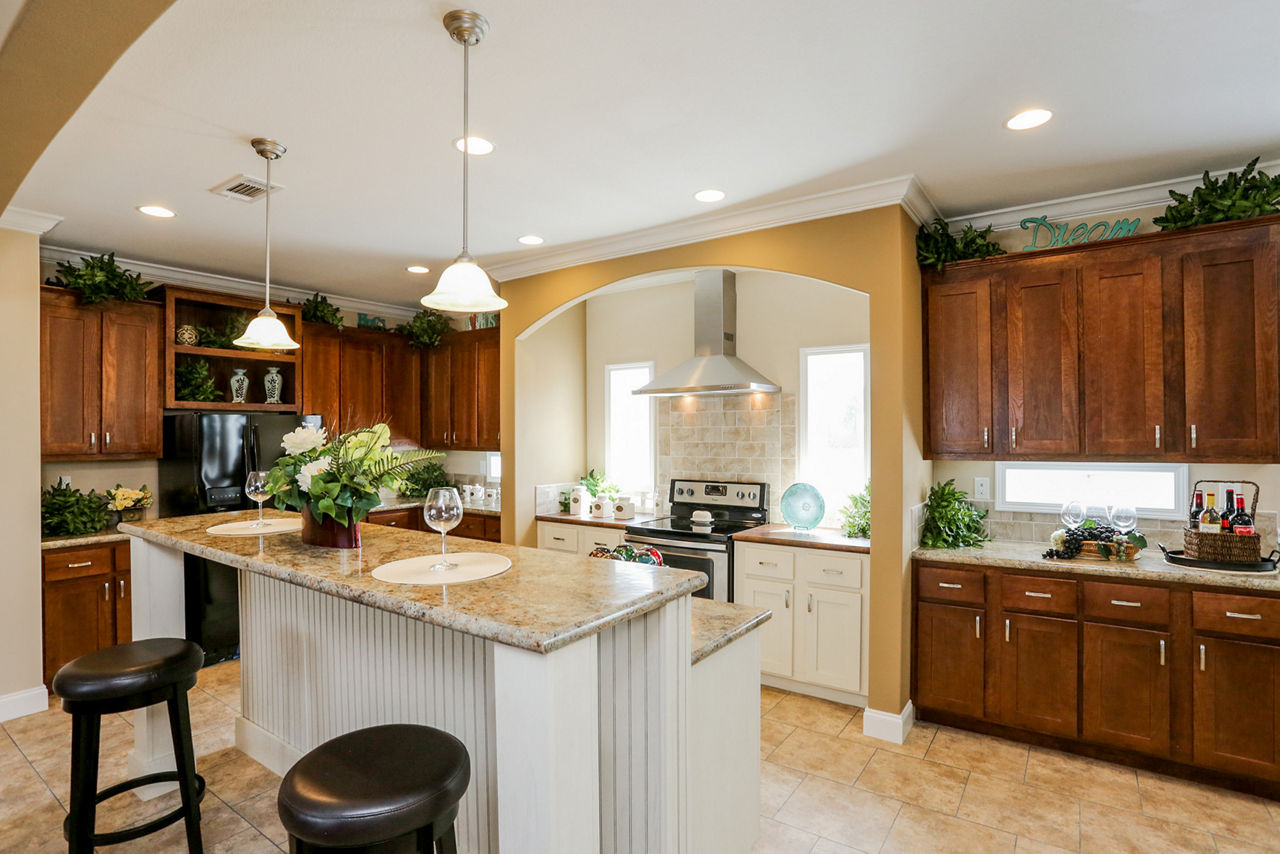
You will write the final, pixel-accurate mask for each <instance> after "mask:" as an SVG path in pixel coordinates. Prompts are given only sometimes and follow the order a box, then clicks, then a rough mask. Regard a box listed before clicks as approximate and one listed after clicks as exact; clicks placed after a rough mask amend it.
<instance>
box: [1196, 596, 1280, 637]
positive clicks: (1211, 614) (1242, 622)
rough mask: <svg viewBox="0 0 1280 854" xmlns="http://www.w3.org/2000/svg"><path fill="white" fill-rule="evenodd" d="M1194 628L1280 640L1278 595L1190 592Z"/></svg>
mask: <svg viewBox="0 0 1280 854" xmlns="http://www.w3.org/2000/svg"><path fill="white" fill-rule="evenodd" d="M1191 609H1192V624H1193V625H1194V626H1195V628H1196V629H1197V630H1208V631H1211V632H1226V633H1229V634H1233V635H1247V636H1249V637H1255V638H1269V639H1271V640H1280V599H1263V598H1262V597H1260V596H1237V595H1234V594H1230V593H1199V592H1196V593H1192V594H1191Z"/></svg>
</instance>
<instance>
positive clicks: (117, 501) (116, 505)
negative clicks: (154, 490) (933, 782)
mask: <svg viewBox="0 0 1280 854" xmlns="http://www.w3.org/2000/svg"><path fill="white" fill-rule="evenodd" d="M151 501H152V495H151V490H149V489H147V485H146V484H145V483H144V484H143V485H142V488H141V489H130V488H129V487H127V486H121V485H120V484H118V483H117V484H116V487H115V489H108V490H107V509H108V510H116V511H120V510H137V509H141V508H143V507H150V506H151Z"/></svg>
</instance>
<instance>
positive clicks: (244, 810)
mask: <svg viewBox="0 0 1280 854" xmlns="http://www.w3.org/2000/svg"><path fill="white" fill-rule="evenodd" d="M234 809H235V811H236V812H238V813H240V816H241V817H242V818H243V819H244V820H245V821H247V822H249V824H251V825H253V826H254V827H255V828H257V829H258V830H259V831H261V832H262V835H263V836H265V837H267V838H268V839H270V840H271V841H272V842H274V843H275V844H277V845H284V844H285V843H287V842H288V841H289V832H288V831H287V830H285V829H284V825H283V824H281V823H280V812H279V810H278V809H277V808H276V791H275V790H274V789H272V790H271V791H268V792H263V793H262V794H261V795H255V796H254V797H252V798H250V799H249V800H247V801H243V802H242V803H239V804H236V806H235V807H234Z"/></svg>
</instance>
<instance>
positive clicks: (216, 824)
mask: <svg viewBox="0 0 1280 854" xmlns="http://www.w3.org/2000/svg"><path fill="white" fill-rule="evenodd" d="M246 830H252V828H251V827H249V823H248V822H247V821H245V820H244V819H243V818H241V817H240V816H239V815H238V814H237V813H236V812H235V810H233V809H231V807H229V806H227V805H226V804H225V803H223V802H222V801H220V800H219V799H218V798H216V797H214V796H213V795H211V794H209V793H208V792H205V796H204V802H203V803H201V804H200V839H201V841H202V842H203V843H204V850H206V851H209V850H212V849H213V848H214V847H215V846H216V845H218V843H220V842H223V841H225V840H228V839H231V838H232V837H233V836H235V835H236V834H239V833H243V832H244V831H246ZM103 850H104V851H105V852H106V854H170V852H173V854H179V852H185V851H186V850H187V829H186V825H185V823H183V822H181V821H179V822H178V823H177V824H171V825H169V826H168V827H166V828H165V829H164V830H160V831H157V832H156V833H153V834H150V835H149V836H144V837H142V838H141V839H135V840H133V841H132V842H124V843H121V844H120V845H112V846H111V847H110V848H106V849H103Z"/></svg>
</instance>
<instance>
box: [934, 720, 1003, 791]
mask: <svg viewBox="0 0 1280 854" xmlns="http://www.w3.org/2000/svg"><path fill="white" fill-rule="evenodd" d="M924 758H925V759H930V760H932V761H934V762H941V763H942V764H944V765H954V766H955V767H956V768H964V769H966V770H968V771H975V772H977V773H979V774H985V775H987V776H989V777H1005V778H1008V779H1010V780H1021V779H1022V778H1023V775H1024V774H1025V773H1026V770H1027V746H1026V745H1025V744H1015V743H1014V742H1012V741H1005V740H1004V739H1002V738H995V737H993V736H989V735H980V734H978V733H973V732H964V731H963V730H958V729H951V728H949V727H939V728H938V732H937V733H936V734H935V735H934V737H933V741H932V742H931V743H930V745H929V749H928V751H926V752H925V754H924Z"/></svg>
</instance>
